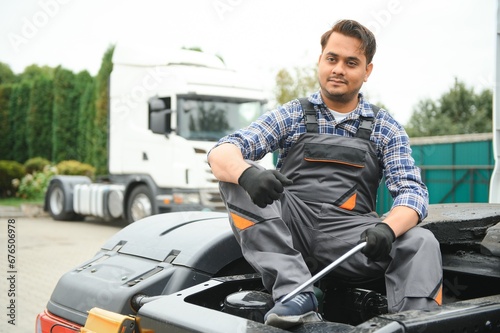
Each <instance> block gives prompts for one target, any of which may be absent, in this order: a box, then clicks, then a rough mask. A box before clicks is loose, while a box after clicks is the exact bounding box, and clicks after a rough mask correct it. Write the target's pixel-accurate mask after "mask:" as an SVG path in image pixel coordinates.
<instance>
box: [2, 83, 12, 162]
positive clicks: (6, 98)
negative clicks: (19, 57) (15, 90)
mask: <svg viewBox="0 0 500 333" xmlns="http://www.w3.org/2000/svg"><path fill="white" fill-rule="evenodd" d="M11 93H12V85H8V84H1V85H0V133H2V139H1V140H0V156H1V158H0V159H2V160H12V159H14V156H13V151H12V145H13V143H14V131H13V130H12V128H11V125H12V124H11V121H10V96H11Z"/></svg>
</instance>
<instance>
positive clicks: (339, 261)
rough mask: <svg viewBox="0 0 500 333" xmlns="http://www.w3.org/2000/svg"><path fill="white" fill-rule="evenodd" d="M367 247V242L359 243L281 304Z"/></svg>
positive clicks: (290, 294)
mask: <svg viewBox="0 0 500 333" xmlns="http://www.w3.org/2000/svg"><path fill="white" fill-rule="evenodd" d="M365 245H366V242H362V243H359V244H358V245H356V246H355V247H354V248H352V249H351V250H349V251H347V252H346V253H345V254H344V255H342V256H341V257H340V258H338V259H337V260H335V261H334V262H332V263H331V264H330V265H328V266H326V267H325V268H323V269H322V270H321V271H320V272H319V273H318V274H316V275H314V276H313V277H311V278H310V279H309V280H307V281H306V282H304V283H303V284H301V285H300V286H298V287H297V288H295V289H294V290H293V291H292V292H290V293H289V294H288V295H286V296H285V297H283V299H281V301H280V302H281V303H285V302H287V301H289V300H290V299H292V298H293V297H295V296H297V294H299V293H300V292H301V291H303V290H304V289H306V288H307V287H308V286H310V285H311V284H313V283H314V282H316V281H318V280H319V279H321V278H322V277H323V276H325V275H326V274H327V273H329V272H330V271H331V270H332V269H334V268H335V267H337V266H338V265H340V264H341V263H342V262H344V260H346V259H347V258H349V257H350V256H352V255H353V254H354V253H356V252H358V251H359V250H361V249H362V248H364V247H365Z"/></svg>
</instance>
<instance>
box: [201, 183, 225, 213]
mask: <svg viewBox="0 0 500 333" xmlns="http://www.w3.org/2000/svg"><path fill="white" fill-rule="evenodd" d="M200 195H201V204H202V205H203V206H205V207H208V208H210V209H213V210H217V211H225V210H226V207H225V206H224V202H223V201H222V198H221V196H220V193H219V190H218V188H214V189H207V190H201V191H200Z"/></svg>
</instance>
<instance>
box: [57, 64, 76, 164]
mask: <svg viewBox="0 0 500 333" xmlns="http://www.w3.org/2000/svg"><path fill="white" fill-rule="evenodd" d="M75 83H76V79H75V74H73V72H71V71H69V70H67V69H64V68H62V67H58V68H56V71H55V73H54V105H53V111H52V161H53V162H60V161H63V160H71V159H77V158H78V154H77V151H76V142H77V135H78V131H77V124H78V111H79V109H80V108H79V105H78V102H79V100H78V97H79V96H78V92H77V89H75Z"/></svg>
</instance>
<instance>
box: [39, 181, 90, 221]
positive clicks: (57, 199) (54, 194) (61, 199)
mask: <svg viewBox="0 0 500 333" xmlns="http://www.w3.org/2000/svg"><path fill="white" fill-rule="evenodd" d="M66 195H67V194H66V193H65V192H64V188H63V186H62V185H61V183H58V182H54V183H52V184H51V185H50V187H49V189H48V191H47V198H48V210H49V213H50V216H52V218H53V219H54V220H57V221H77V220H82V219H83V216H81V215H78V214H75V213H74V212H72V211H71V212H68V211H65V210H64V206H65V203H66V200H68V198H66Z"/></svg>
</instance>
